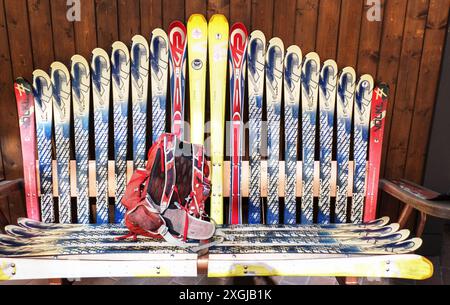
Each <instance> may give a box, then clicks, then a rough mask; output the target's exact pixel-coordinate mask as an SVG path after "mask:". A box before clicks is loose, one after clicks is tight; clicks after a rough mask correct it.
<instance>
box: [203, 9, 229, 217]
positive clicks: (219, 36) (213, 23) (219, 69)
mask: <svg viewBox="0 0 450 305" xmlns="http://www.w3.org/2000/svg"><path fill="white" fill-rule="evenodd" d="M229 31H230V30H229V25H228V21H227V19H226V17H225V16H224V15H220V14H216V15H213V16H212V17H211V19H210V21H209V25H208V41H209V43H208V48H209V80H210V81H209V91H210V115H211V126H210V127H211V138H210V139H211V162H212V168H211V170H212V172H211V218H212V219H214V221H215V222H216V223H217V224H222V223H223V221H224V220H223V218H224V217H223V160H224V145H225V137H224V135H225V107H226V104H225V103H226V93H227V92H226V88H227V65H228V44H229Z"/></svg>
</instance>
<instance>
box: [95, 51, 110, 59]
mask: <svg viewBox="0 0 450 305" xmlns="http://www.w3.org/2000/svg"><path fill="white" fill-rule="evenodd" d="M96 57H104V58H105V59H108V58H109V55H108V53H107V52H106V51H105V50H104V49H102V48H95V49H94V50H92V59H95V58H96Z"/></svg>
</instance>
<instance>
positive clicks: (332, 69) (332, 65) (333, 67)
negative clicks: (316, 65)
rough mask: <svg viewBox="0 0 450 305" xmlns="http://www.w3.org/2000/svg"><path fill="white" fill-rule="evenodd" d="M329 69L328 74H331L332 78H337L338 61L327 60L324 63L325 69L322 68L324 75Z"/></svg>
mask: <svg viewBox="0 0 450 305" xmlns="http://www.w3.org/2000/svg"><path fill="white" fill-rule="evenodd" d="M327 69H328V73H331V76H333V77H334V78H336V77H337V74H338V66H337V63H336V61H334V60H333V59H327V60H326V61H325V62H324V63H323V67H322V73H324V72H325V70H327Z"/></svg>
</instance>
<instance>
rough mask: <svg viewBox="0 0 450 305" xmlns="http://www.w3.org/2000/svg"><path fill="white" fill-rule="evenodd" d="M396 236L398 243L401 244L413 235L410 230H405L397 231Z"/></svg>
mask: <svg viewBox="0 0 450 305" xmlns="http://www.w3.org/2000/svg"><path fill="white" fill-rule="evenodd" d="M394 235H397V241H398V242H400V241H404V240H406V239H407V238H408V237H409V236H410V235H411V231H409V230H408V229H403V230H400V231H397V232H396V233H395V234H394Z"/></svg>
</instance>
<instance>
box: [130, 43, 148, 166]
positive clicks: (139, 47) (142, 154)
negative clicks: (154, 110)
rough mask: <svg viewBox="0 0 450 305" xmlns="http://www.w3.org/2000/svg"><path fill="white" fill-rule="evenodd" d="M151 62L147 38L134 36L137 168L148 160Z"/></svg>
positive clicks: (135, 155) (132, 88)
mask: <svg viewBox="0 0 450 305" xmlns="http://www.w3.org/2000/svg"><path fill="white" fill-rule="evenodd" d="M149 62H150V47H149V45H148V43H147V40H146V39H145V38H144V37H142V36H140V35H137V36H134V37H133V38H132V46H131V95H132V104H133V107H132V109H133V110H132V111H133V160H134V167H135V168H144V167H145V162H146V161H145V160H146V153H147V152H146V141H145V140H146V138H147V100H148V82H149V69H150V66H149Z"/></svg>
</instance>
